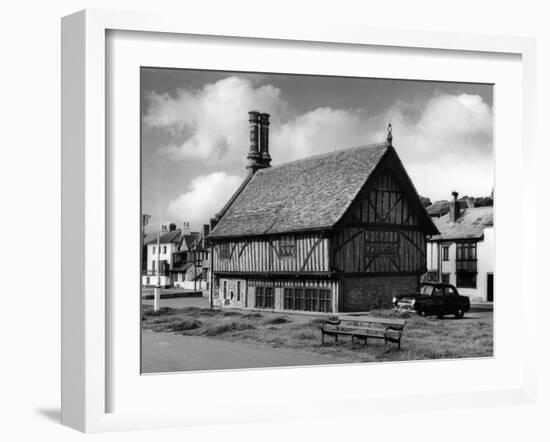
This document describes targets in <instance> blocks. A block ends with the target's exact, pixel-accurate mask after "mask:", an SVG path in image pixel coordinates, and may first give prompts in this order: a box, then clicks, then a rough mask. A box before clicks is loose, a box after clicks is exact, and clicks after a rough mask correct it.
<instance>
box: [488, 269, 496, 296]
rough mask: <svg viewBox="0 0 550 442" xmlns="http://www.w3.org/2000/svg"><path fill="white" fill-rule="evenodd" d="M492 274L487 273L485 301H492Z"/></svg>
mask: <svg viewBox="0 0 550 442" xmlns="http://www.w3.org/2000/svg"><path fill="white" fill-rule="evenodd" d="M494 298H495V296H494V292H493V274H492V273H487V302H494Z"/></svg>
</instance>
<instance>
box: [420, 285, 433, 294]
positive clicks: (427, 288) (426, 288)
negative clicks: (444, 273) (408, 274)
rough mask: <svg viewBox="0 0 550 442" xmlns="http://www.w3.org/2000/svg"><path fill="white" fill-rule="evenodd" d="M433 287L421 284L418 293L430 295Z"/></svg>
mask: <svg viewBox="0 0 550 442" xmlns="http://www.w3.org/2000/svg"><path fill="white" fill-rule="evenodd" d="M432 290H433V287H432V286H431V285H423V286H421V287H420V293H421V294H422V295H431V294H432Z"/></svg>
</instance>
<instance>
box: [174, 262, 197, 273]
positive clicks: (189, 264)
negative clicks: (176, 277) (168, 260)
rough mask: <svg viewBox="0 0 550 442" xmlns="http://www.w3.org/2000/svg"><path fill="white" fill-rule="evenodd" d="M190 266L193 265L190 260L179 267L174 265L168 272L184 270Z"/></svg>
mask: <svg viewBox="0 0 550 442" xmlns="http://www.w3.org/2000/svg"><path fill="white" fill-rule="evenodd" d="M190 267H193V263H192V262H186V263H185V264H182V265H181V266H179V267H174V268H173V269H171V270H170V272H185V271H187V270H188V269H189V268H190Z"/></svg>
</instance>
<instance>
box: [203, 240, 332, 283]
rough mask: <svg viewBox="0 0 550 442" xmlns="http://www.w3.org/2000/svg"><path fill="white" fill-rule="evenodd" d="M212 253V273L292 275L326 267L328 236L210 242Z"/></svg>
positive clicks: (317, 270) (324, 270) (317, 271)
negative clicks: (284, 273) (282, 273)
mask: <svg viewBox="0 0 550 442" xmlns="http://www.w3.org/2000/svg"><path fill="white" fill-rule="evenodd" d="M224 249H225V250H224ZM213 255H214V256H213V259H214V269H215V271H216V272H237V273H271V272H277V273H281V272H289V273H293V274H295V273H320V272H327V271H328V270H329V264H328V262H329V245H328V239H327V238H324V237H322V236H321V235H319V234H311V235H283V236H279V237H271V238H265V239H259V238H247V239H237V240H233V241H228V242H227V241H226V242H225V243H217V244H214V245H213Z"/></svg>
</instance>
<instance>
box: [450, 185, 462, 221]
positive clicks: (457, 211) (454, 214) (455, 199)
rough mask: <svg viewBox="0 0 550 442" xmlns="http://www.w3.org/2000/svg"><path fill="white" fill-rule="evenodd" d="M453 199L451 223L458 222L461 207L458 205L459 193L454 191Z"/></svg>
mask: <svg viewBox="0 0 550 442" xmlns="http://www.w3.org/2000/svg"><path fill="white" fill-rule="evenodd" d="M452 195H453V199H452V200H451V204H450V205H449V222H451V223H454V222H456V220H457V218H458V217H459V216H460V205H459V204H458V192H456V191H453V193H452Z"/></svg>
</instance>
